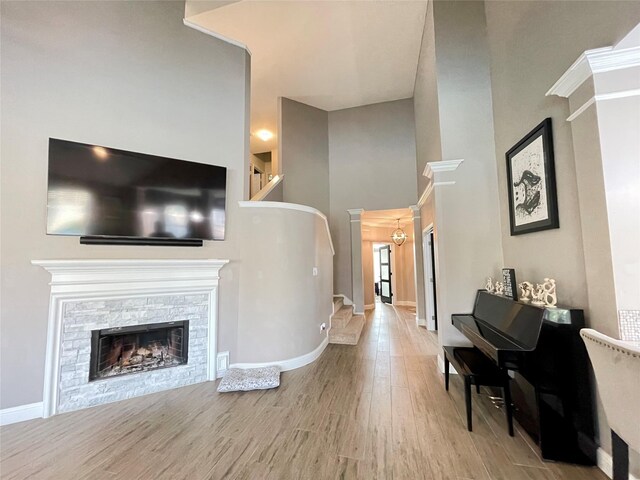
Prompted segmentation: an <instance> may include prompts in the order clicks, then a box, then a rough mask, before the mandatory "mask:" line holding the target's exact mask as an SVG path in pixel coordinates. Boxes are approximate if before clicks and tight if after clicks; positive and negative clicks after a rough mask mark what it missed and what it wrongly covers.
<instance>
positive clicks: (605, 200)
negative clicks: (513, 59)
mask: <svg viewBox="0 0 640 480" xmlns="http://www.w3.org/2000/svg"><path fill="white" fill-rule="evenodd" d="M639 68H640V25H638V26H636V28H635V29H634V30H633V31H632V32H631V33H629V34H628V35H627V36H626V37H625V38H624V39H622V40H621V41H620V42H619V43H618V44H617V45H616V46H615V47H605V48H598V49H595V50H587V51H586V52H584V53H583V54H582V55H581V56H580V57H579V58H578V60H576V61H575V62H574V64H573V65H571V67H569V70H567V72H566V73H565V74H564V75H562V77H560V79H559V80H558V81H557V82H556V83H555V85H553V87H551V89H550V90H549V91H548V92H547V95H557V96H559V97H564V98H567V99H568V100H569V110H570V113H571V115H569V117H568V118H567V121H568V122H571V132H572V137H573V147H574V152H575V162H576V176H577V181H578V192H579V195H578V197H579V201H580V210H581V212H582V215H581V224H582V234H583V235H582V236H583V239H584V249H585V270H586V274H587V288H588V293H589V310H590V320H591V322H590V323H591V325H590V326H591V327H593V328H595V329H597V330H600V331H602V332H603V333H605V334H607V335H610V336H614V337H619V338H620V339H622V340H629V341H640V256H639V255H638V238H640V215H639V214H638V212H640V189H638V185H640V139H639V138H638V132H640V114H639V112H640V74H639V73H638V69H639ZM616 317H617V318H618V324H617V325H616V323H615V322H611V321H610V320H609V319H611V318H616ZM616 327H617V328H616Z"/></svg>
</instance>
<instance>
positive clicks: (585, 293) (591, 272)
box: [485, 1, 640, 472]
mask: <svg viewBox="0 0 640 480" xmlns="http://www.w3.org/2000/svg"><path fill="white" fill-rule="evenodd" d="M485 9H486V16H487V27H488V38H489V46H490V50H491V71H492V76H491V78H492V90H493V109H494V117H495V144H496V152H497V154H498V155H497V162H498V180H499V183H498V186H499V192H500V199H501V202H500V203H501V212H500V213H501V215H500V216H501V220H502V244H503V251H504V260H505V264H508V265H509V266H511V267H513V268H515V269H516V273H517V275H518V278H519V280H524V279H528V280H532V281H539V280H540V279H542V278H543V277H546V276H548V277H552V278H555V279H556V281H557V283H558V297H559V300H560V301H561V302H563V303H567V304H570V305H574V306H576V307H580V308H584V309H585V310H586V312H585V313H586V315H587V322H588V323H589V324H590V325H593V326H594V327H595V328H598V329H599V330H602V331H604V332H605V333H610V334H611V333H614V332H617V325H616V322H617V319H616V316H615V312H614V311H613V309H614V308H615V307H609V306H607V305H605V304H604V303H603V302H601V301H598V300H597V299H593V298H590V297H593V295H594V294H595V295H600V293H599V292H598V291H597V288H593V287H594V286H593V285H591V288H589V287H588V285H587V278H588V276H591V277H592V278H593V277H594V276H595V277H597V276H598V273H597V272H601V274H602V275H603V276H606V275H609V276H610V275H611V271H610V270H607V268H606V267H602V265H606V264H607V260H606V259H605V261H604V262H603V261H602V258H601V257H600V256H599V254H598V253H596V250H597V249H599V248H600V247H602V248H606V247H607V245H606V244H608V243H609V242H608V241H604V239H602V238H601V239H600V240H597V239H596V237H597V236H598V235H600V236H602V235H604V234H606V232H605V231H604V230H601V231H600V232H598V228H599V226H598V225H599V223H600V225H603V221H602V218H601V217H602V215H606V213H605V212H602V211H599V210H592V209H591V208H590V207H591V205H593V203H594V202H595V201H597V197H598V196H601V195H602V192H601V191H599V190H598V189H600V188H601V187H602V183H600V182H601V177H600V174H599V173H598V174H596V175H595V176H592V177H589V175H588V174H587V172H585V168H587V165H588V164H593V162H594V159H595V161H597V156H598V155H599V152H598V151H597V150H595V149H597V145H596V144H595V142H592V139H590V138H588V137H587V138H585V141H586V142H591V144H593V145H594V150H590V151H588V152H587V151H585V150H586V149H587V145H588V144H586V143H585V144H583V147H584V148H578V149H576V150H575V151H574V147H573V145H574V141H572V132H571V127H570V125H569V123H568V122H566V118H567V117H568V115H569V104H568V102H567V101H566V100H565V99H562V98H559V97H545V93H546V92H547V90H548V89H549V88H550V87H551V86H552V85H553V84H554V83H555V82H556V80H558V78H559V77H560V76H561V75H562V74H563V73H564V72H565V71H566V70H567V69H568V68H569V66H570V65H571V64H572V63H573V62H574V61H575V60H576V59H577V58H578V56H579V55H580V54H581V53H582V52H584V51H585V50H590V49H594V48H599V47H605V46H611V45H615V44H616V43H617V41H618V40H620V39H621V38H622V37H624V35H625V34H626V33H627V32H629V31H630V30H631V29H632V28H633V27H634V26H635V25H636V24H637V23H638V22H640V3H639V2H544V3H538V2H510V1H492V2H486V4H485ZM583 115H586V116H585V117H584V118H583V119H581V120H580V122H581V123H580V124H576V134H577V135H581V133H580V131H581V129H582V128H583V123H584V122H588V121H589V117H588V115H589V113H585V114H583ZM546 117H551V118H552V120H553V136H554V150H555V165H556V177H557V186H558V206H559V215H560V228H559V229H557V230H547V231H544V232H538V233H532V234H528V235H520V236H516V237H511V236H510V235H509V217H508V209H507V203H506V198H507V192H506V172H505V164H504V152H506V151H507V150H508V149H509V148H511V146H513V145H514V144H515V143H516V142H517V141H518V140H520V138H522V136H523V135H525V134H526V133H527V132H528V131H529V130H530V129H531V128H533V127H534V126H535V125H537V124H538V123H539V122H540V121H542V120H543V119H544V118H546ZM591 122H592V123H593V122H595V119H591ZM592 132H593V130H592ZM574 140H575V139H574ZM582 162H585V164H583V163H582ZM577 171H578V175H577ZM593 189H596V190H595V191H594V190H593ZM589 197H591V199H589ZM579 199H580V200H579ZM581 207H582V210H581ZM583 222H584V225H582V224H581V223H583ZM583 233H585V234H587V233H588V234H589V238H584V237H583ZM585 247H586V251H585ZM590 253H591V254H595V255H598V256H596V257H595V259H594V257H593V256H591V257H590V256H589V254H590ZM600 255H605V256H606V257H608V258H610V254H609V253H608V252H607V251H606V250H605V251H601V252H600ZM592 306H593V309H592ZM599 417H600V418H599V424H600V429H601V434H600V442H601V444H602V445H603V446H604V447H605V449H606V450H608V451H610V447H609V445H610V438H609V434H608V431H607V428H606V423H605V422H604V419H603V415H602V411H601V410H600V415H599ZM635 463H636V469H635V472H638V466H637V465H638V464H639V463H640V462H638V459H637V458H636V460H635Z"/></svg>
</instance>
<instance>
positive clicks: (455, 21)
mask: <svg viewBox="0 0 640 480" xmlns="http://www.w3.org/2000/svg"><path fill="white" fill-rule="evenodd" d="M433 9H434V15H433V19H434V42H435V71H436V81H437V89H436V88H434V87H433V85H432V79H430V78H429V77H428V76H427V78H426V79H425V84H424V85H420V87H419V88H420V89H421V90H420V91H421V95H426V96H427V97H428V96H429V95H433V93H434V92H437V95H438V98H437V102H436V101H435V100H433V99H432V100H430V101H426V100H423V101H422V102H420V104H421V105H423V108H433V106H434V105H437V106H438V111H437V115H438V116H439V126H440V146H441V150H442V157H441V159H442V160H455V159H464V162H463V163H462V164H461V165H460V166H459V167H458V169H457V170H456V171H455V172H450V173H439V174H436V181H445V182H447V181H450V182H455V184H454V185H442V186H436V187H435V188H434V191H433V193H432V196H433V199H429V202H427V203H426V204H425V206H424V207H423V212H422V214H421V216H422V218H423V220H424V222H425V224H424V225H423V226H424V227H426V226H427V225H428V223H431V222H430V221H429V218H434V212H435V218H437V220H436V223H437V225H436V235H435V238H436V245H435V246H436V266H437V272H438V273H437V279H436V283H437V292H436V293H437V308H438V318H439V319H440V322H439V330H438V336H439V340H440V342H441V343H442V344H445V345H455V344H460V343H466V342H467V341H466V339H465V338H464V337H463V336H462V335H461V334H460V333H459V332H458V331H457V330H456V329H455V328H453V326H452V325H451V324H450V322H447V321H446V319H448V318H450V316H451V314H452V313H455V312H460V311H471V310H472V309H473V301H474V298H475V292H476V290H477V289H478V288H481V287H482V285H483V284H484V279H485V277H486V276H488V275H491V276H494V277H495V276H496V275H497V274H499V272H500V267H501V266H502V252H501V246H500V223H499V213H498V195H497V180H496V177H497V173H496V164H495V150H494V141H493V128H492V107H491V84H490V71H489V49H488V45H487V39H486V24H485V18H484V6H483V4H482V3H481V2H435V3H434V6H433ZM421 61H427V62H431V61H433V59H432V57H431V56H430V55H426V56H425V55H422V56H421ZM423 68H425V67H424V66H422V65H421V66H420V70H422V69H423ZM417 89H418V87H417ZM434 114H435V113H434V112H432V111H430V110H427V111H421V112H420V115H421V118H427V119H428V118H430V117H431V116H433V115H434ZM431 122H432V123H434V124H435V121H433V120H431ZM421 135H425V136H426V138H425V140H424V141H426V142H427V143H429V142H430V141H431V138H432V135H433V132H429V131H428V130H425V131H422V130H421V129H418V131H417V138H420V137H421ZM435 150H436V151H437V148H436V149H435ZM423 155H424V153H423ZM428 160H439V159H437V158H436V159H428ZM427 222H428V223H427Z"/></svg>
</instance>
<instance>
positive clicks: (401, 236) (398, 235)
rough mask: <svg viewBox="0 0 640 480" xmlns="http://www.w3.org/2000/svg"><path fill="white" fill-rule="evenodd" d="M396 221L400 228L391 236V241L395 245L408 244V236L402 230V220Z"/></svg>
mask: <svg viewBox="0 0 640 480" xmlns="http://www.w3.org/2000/svg"><path fill="white" fill-rule="evenodd" d="M396 221H397V222H398V228H396V229H395V230H394V231H393V233H392V234H391V239H392V240H393V243H395V244H396V245H398V246H400V245H402V244H403V243H404V242H406V240H407V234H406V233H405V232H404V230H403V229H402V228H400V219H399V218H398V219H397V220H396Z"/></svg>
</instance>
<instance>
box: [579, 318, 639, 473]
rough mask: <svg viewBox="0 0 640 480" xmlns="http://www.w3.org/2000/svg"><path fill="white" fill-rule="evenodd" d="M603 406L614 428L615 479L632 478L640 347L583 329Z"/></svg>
mask: <svg viewBox="0 0 640 480" xmlns="http://www.w3.org/2000/svg"><path fill="white" fill-rule="evenodd" d="M580 335H581V336H582V339H583V340H584V343H585V345H586V347H587V351H588V352H589V359H590V360H591V364H592V365H593V370H594V372H595V375H596V383H597V384H598V392H599V394H600V398H601V400H602V406H603V407H604V412H605V415H606V417H607V422H608V423H609V426H610V427H611V443H612V456H613V479H614V480H623V479H624V480H628V479H629V447H631V448H632V449H633V450H636V451H640V346H638V345H635V344H633V343H631V342H625V341H623V340H617V339H615V338H611V337H608V336H606V335H603V334H602V333H600V332H597V331H596V330H592V329H590V328H583V329H582V330H580Z"/></svg>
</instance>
